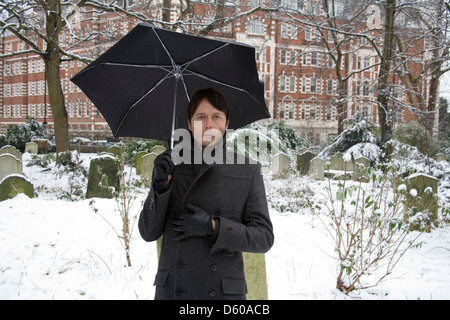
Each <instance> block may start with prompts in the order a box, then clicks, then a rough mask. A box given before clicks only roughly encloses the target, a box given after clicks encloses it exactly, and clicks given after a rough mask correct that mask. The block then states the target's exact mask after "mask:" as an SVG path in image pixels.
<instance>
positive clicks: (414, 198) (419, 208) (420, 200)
mask: <svg viewBox="0 0 450 320" xmlns="http://www.w3.org/2000/svg"><path fill="white" fill-rule="evenodd" d="M438 181H439V180H438V179H436V178H434V177H432V176H429V175H427V174H422V173H421V174H414V175H411V176H410V177H408V178H407V180H406V186H407V192H406V203H405V219H406V220H407V221H408V220H409V221H411V220H413V221H414V222H413V223H412V225H411V229H419V228H425V230H426V231H431V226H432V225H433V224H434V225H437V220H438V209H439V204H438V189H437V187H438ZM421 222H422V225H420V223H421Z"/></svg>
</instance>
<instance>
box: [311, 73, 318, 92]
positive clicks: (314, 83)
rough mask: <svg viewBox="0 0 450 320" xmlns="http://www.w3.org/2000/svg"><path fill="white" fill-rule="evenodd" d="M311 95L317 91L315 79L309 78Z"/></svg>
mask: <svg viewBox="0 0 450 320" xmlns="http://www.w3.org/2000/svg"><path fill="white" fill-rule="evenodd" d="M310 91H311V93H316V91H317V79H316V78H315V77H313V78H311V90H310Z"/></svg>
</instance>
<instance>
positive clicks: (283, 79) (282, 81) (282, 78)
mask: <svg viewBox="0 0 450 320" xmlns="http://www.w3.org/2000/svg"><path fill="white" fill-rule="evenodd" d="M280 91H282V92H284V91H286V76H280Z"/></svg>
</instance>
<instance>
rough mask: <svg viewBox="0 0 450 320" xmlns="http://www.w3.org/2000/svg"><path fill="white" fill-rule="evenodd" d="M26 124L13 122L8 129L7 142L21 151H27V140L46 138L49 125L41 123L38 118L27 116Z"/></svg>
mask: <svg viewBox="0 0 450 320" xmlns="http://www.w3.org/2000/svg"><path fill="white" fill-rule="evenodd" d="M26 119H27V121H26V122H25V124H24V125H16V124H13V125H11V126H9V127H8V129H7V130H6V144H9V145H12V146H14V147H16V148H17V149H19V150H20V151H21V152H24V151H25V145H26V143H27V142H30V141H31V140H33V139H35V138H46V137H47V127H46V126H44V125H41V124H39V122H38V121H37V120H36V118H31V117H27V118H26Z"/></svg>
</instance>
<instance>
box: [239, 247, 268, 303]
mask: <svg viewBox="0 0 450 320" xmlns="http://www.w3.org/2000/svg"><path fill="white" fill-rule="evenodd" d="M242 257H243V259H244V273H245V281H246V282H247V291H248V292H247V300H268V299H269V294H268V288H267V273H266V257H265V255H264V254H263V253H250V252H243V253H242Z"/></svg>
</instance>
